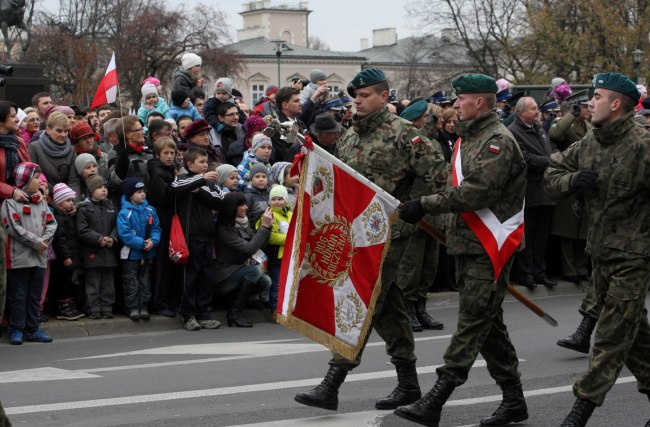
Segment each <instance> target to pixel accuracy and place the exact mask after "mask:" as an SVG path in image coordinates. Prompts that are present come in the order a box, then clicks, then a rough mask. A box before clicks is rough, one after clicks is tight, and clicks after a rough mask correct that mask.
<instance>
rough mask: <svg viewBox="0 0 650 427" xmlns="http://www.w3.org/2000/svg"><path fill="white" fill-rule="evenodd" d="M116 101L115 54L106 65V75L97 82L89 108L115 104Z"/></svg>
mask: <svg viewBox="0 0 650 427" xmlns="http://www.w3.org/2000/svg"><path fill="white" fill-rule="evenodd" d="M116 99H117V69H116V68H115V52H113V56H111V62H110V63H109V64H108V68H107V69H106V74H104V77H103V78H102V80H101V81H100V82H99V86H98V87H97V92H95V96H94V97H93V103H92V104H91V105H90V108H91V109H92V108H95V107H100V106H102V105H105V104H110V103H111V102H115V100H116Z"/></svg>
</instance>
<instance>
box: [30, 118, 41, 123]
mask: <svg viewBox="0 0 650 427" xmlns="http://www.w3.org/2000/svg"><path fill="white" fill-rule="evenodd" d="M27 121H28V122H29V123H35V122H40V121H41V119H39V118H38V117H32V118H31V119H27Z"/></svg>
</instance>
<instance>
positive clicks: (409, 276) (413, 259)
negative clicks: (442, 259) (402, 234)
mask: <svg viewBox="0 0 650 427" xmlns="http://www.w3.org/2000/svg"><path fill="white" fill-rule="evenodd" d="M439 251H440V249H439V243H438V242H437V241H436V240H435V239H434V238H433V237H431V236H429V235H428V234H427V233H426V231H424V230H421V229H418V230H417V231H416V232H415V233H414V234H413V236H412V237H411V245H410V246H409V248H408V250H407V251H406V253H405V254H404V257H403V258H402V262H401V263H400V266H399V273H398V274H397V285H398V286H399V287H400V288H401V289H402V293H403V294H404V300H405V301H411V302H415V301H417V300H419V299H426V297H427V292H428V290H429V286H431V285H432V284H433V280H434V279H435V277H436V271H437V270H438V253H439Z"/></svg>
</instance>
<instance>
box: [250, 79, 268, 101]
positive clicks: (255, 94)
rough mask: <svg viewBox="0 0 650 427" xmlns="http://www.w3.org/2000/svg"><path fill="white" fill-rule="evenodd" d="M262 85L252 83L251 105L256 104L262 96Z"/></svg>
mask: <svg viewBox="0 0 650 427" xmlns="http://www.w3.org/2000/svg"><path fill="white" fill-rule="evenodd" d="M264 86H265V85H264V83H253V85H252V86H251V95H252V99H253V105H255V104H257V101H259V100H260V99H261V98H262V96H264Z"/></svg>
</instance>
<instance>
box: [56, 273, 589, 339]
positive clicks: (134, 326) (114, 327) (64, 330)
mask: <svg viewBox="0 0 650 427" xmlns="http://www.w3.org/2000/svg"><path fill="white" fill-rule="evenodd" d="M513 286H514V287H515V288H516V289H517V290H519V291H520V292H521V293H523V294H524V295H525V296H527V297H529V298H531V299H537V298H544V297H548V296H555V295H571V294H580V293H582V292H583V289H582V286H577V285H574V284H573V283H570V282H565V281H559V282H558V285H557V286H555V287H554V288H551V289H549V288H546V287H545V286H537V287H536V288H535V289H533V290H530V289H528V288H526V287H524V286H519V285H516V284H514V285H513ZM513 299H514V297H512V296H511V295H509V294H507V295H506V300H513ZM451 305H458V293H457V292H436V293H430V294H429V298H428V300H427V307H431V308H433V307H445V306H451ZM212 317H213V319H216V320H218V321H219V322H221V325H222V326H221V327H222V328H223V327H227V326H226V312H225V311H221V310H220V311H216V312H214V313H212ZM246 319H247V320H248V321H249V322H251V323H264V322H270V319H271V316H270V312H269V311H268V310H261V311H257V310H246ZM173 329H179V330H180V329H182V325H181V320H180V317H178V316H177V317H174V318H170V317H163V316H155V315H153V316H151V320H148V321H144V320H140V321H138V322H134V321H132V320H129V318H128V317H126V316H124V315H119V314H118V315H116V316H115V318H114V319H99V320H93V319H89V318H87V317H84V318H82V319H79V320H76V321H66V320H56V319H52V320H50V321H48V322H46V323H44V324H43V330H45V331H46V332H47V333H48V334H50V335H51V336H52V337H54V338H75V337H92V336H100V335H114V334H133V333H142V332H152V331H165V330H173Z"/></svg>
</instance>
